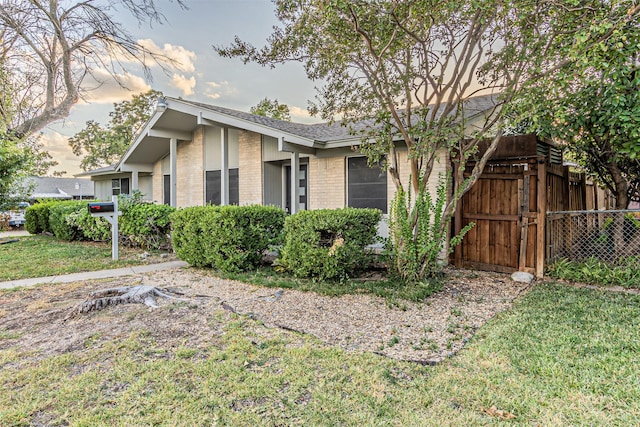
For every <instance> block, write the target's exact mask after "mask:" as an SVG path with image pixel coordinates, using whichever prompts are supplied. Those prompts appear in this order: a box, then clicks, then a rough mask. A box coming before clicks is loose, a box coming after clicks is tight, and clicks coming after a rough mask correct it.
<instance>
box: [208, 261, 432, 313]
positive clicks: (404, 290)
mask: <svg viewBox="0 0 640 427" xmlns="http://www.w3.org/2000/svg"><path fill="white" fill-rule="evenodd" d="M214 274H216V275H219V276H221V277H223V278H225V279H232V280H239V281H241V282H245V283H251V284H253V285H258V286H265V287H270V288H282V289H297V290H299V291H305V292H306V291H311V292H316V293H318V294H321V295H328V296H341V295H349V294H351V295H352V294H358V293H370V294H373V295H377V296H380V297H383V298H385V299H386V300H387V301H388V302H389V303H390V304H391V305H393V306H398V307H400V308H401V307H402V304H403V303H402V300H407V301H414V302H421V301H424V300H425V299H426V298H428V297H429V296H430V295H433V294H434V293H436V292H438V291H439V290H440V289H442V281H441V280H435V279H434V280H432V281H429V282H424V283H415V284H405V283H401V282H400V281H399V280H396V279H392V278H389V277H386V276H385V275H384V274H382V273H376V272H372V273H371V274H369V276H367V277H362V278H357V279H349V280H343V281H321V280H311V279H298V278H295V277H293V276H289V275H286V274H281V273H276V272H275V271H274V270H273V268H271V267H262V268H259V269H258V270H256V271H251V272H246V273H236V274H223V273H220V272H215V273H214Z"/></svg>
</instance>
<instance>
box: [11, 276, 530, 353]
mask: <svg viewBox="0 0 640 427" xmlns="http://www.w3.org/2000/svg"><path fill="white" fill-rule="evenodd" d="M139 283H142V284H147V285H154V286H158V287H161V288H169V289H172V290H177V291H179V292H182V293H184V295H183V298H185V299H186V300H185V301H182V300H180V301H179V300H159V301H158V304H159V305H160V307H159V308H158V309H150V308H148V307H146V306H143V305H120V306H113V307H108V308H107V309H105V310H103V311H100V312H91V313H87V314H82V315H77V316H73V317H71V318H69V319H67V320H65V318H66V317H68V315H69V314H70V313H72V312H73V309H74V307H76V306H77V305H78V304H79V303H81V302H82V301H84V300H85V298H86V297H87V296H88V294H89V293H90V292H92V291H96V290H100V289H105V288H112V287H118V286H126V285H133V284H139ZM525 290H526V286H524V285H522V284H518V283H514V282H512V281H511V279H510V278H509V276H508V275H505V274H497V273H484V272H470V271H463V270H450V271H448V272H447V279H446V284H445V286H444V289H443V290H442V291H441V292H439V293H437V294H435V295H433V296H432V297H430V298H428V299H427V300H426V301H425V302H424V303H420V304H414V303H410V302H407V303H406V304H404V303H403V304H402V305H400V307H397V306H395V307H390V306H389V304H388V303H387V301H385V300H384V299H382V298H378V297H374V296H371V295H364V294H360V295H347V296H342V297H327V296H321V295H317V294H314V293H311V292H299V291H295V290H285V291H284V292H282V293H281V295H280V296H279V297H278V298H274V297H273V294H274V292H275V291H276V289H272V288H262V287H258V286H253V285H247V284H244V283H240V282H236V281H231V280H222V279H219V278H217V277H214V276H213V275H211V274H209V273H207V272H206V271H202V270H197V269H193V268H186V269H180V270H171V271H163V272H157V273H151V274H146V275H144V276H137V277H135V276H134V277H124V278H117V279H113V280H102V281H87V282H76V283H71V284H65V285H61V284H56V285H43V286H39V287H37V288H33V289H20V290H15V291H9V292H2V293H0V333H2V334H4V335H5V336H6V337H8V339H6V338H5V339H3V340H0V350H1V349H5V348H8V347H13V346H18V347H23V348H29V349H32V350H36V354H39V355H40V357H43V356H48V355H53V354H61V353H66V352H69V351H74V350H79V349H82V348H83V347H84V345H85V342H86V341H87V340H90V339H99V340H117V339H118V338H121V337H127V336H129V334H130V333H131V332H133V331H136V330H143V331H146V332H147V333H149V334H151V335H152V336H153V338H154V339H155V340H156V341H157V342H158V344H161V343H164V344H165V345H167V346H169V347H179V346H189V347H192V348H193V347H204V346H207V345H210V344H211V343H213V342H215V341H216V337H219V336H220V334H222V333H223V331H222V329H221V327H220V323H219V322H216V321H212V320H213V319H219V318H220V316H225V317H227V316H235V315H234V314H232V313H237V314H238V315H243V316H248V317H251V318H253V319H257V320H259V321H261V323H262V325H264V326H266V327H267V328H272V327H280V328H284V329H288V330H293V331H298V332H303V333H308V334H312V335H315V336H316V337H318V338H319V339H320V340H322V341H323V342H324V343H326V344H327V345H331V346H339V347H342V348H344V349H347V350H352V351H370V352H375V353H379V354H382V355H385V356H388V357H391V358H395V359H400V360H412V361H418V362H421V363H435V362H438V361H440V360H442V359H444V358H446V357H448V356H450V355H452V354H454V353H455V352H456V351H458V350H459V349H460V348H461V347H462V346H464V344H465V343H466V342H467V340H468V339H469V338H470V337H471V336H472V335H473V333H474V331H475V330H476V329H477V328H478V327H480V326H481V325H482V324H484V323H485V322H486V321H487V320H488V319H490V318H491V317H493V316H494V315H495V314H496V313H498V312H500V311H502V310H505V309H506V308H508V307H509V306H510V305H511V303H512V301H513V300H514V299H515V298H516V297H518V296H519V295H520V294H521V293H522V292H523V291H525ZM262 325H261V324H260V323H257V327H260V328H263V327H264V326H262ZM264 332H266V330H265V331H264Z"/></svg>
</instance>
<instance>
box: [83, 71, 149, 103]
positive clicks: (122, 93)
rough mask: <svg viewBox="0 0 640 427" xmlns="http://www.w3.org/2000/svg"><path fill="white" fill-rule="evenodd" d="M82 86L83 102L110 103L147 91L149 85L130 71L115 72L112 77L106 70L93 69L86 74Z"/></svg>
mask: <svg viewBox="0 0 640 427" xmlns="http://www.w3.org/2000/svg"><path fill="white" fill-rule="evenodd" d="M116 79H117V80H116ZM82 88H83V90H84V96H85V98H86V99H85V103H89V102H91V103H98V104H112V103H114V102H120V101H122V100H129V99H131V97H132V96H133V95H136V94H138V93H141V92H147V91H148V90H150V89H151V86H149V85H148V84H147V82H146V81H145V80H144V79H143V78H142V77H139V76H136V75H133V74H131V73H124V74H116V75H115V77H114V76H113V75H111V74H110V73H109V72H108V71H107V70H94V71H93V74H92V75H88V76H87V78H86V79H85V81H84V82H83V85H82Z"/></svg>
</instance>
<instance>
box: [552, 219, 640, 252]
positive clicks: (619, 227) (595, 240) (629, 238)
mask: <svg viewBox="0 0 640 427" xmlns="http://www.w3.org/2000/svg"><path fill="white" fill-rule="evenodd" d="M546 232H547V263H548V264H549V265H551V264H553V262H554V261H556V260H558V259H567V260H569V261H578V262H580V261H586V260H588V259H597V260H599V261H602V262H606V263H608V264H613V265H615V264H618V263H621V262H622V261H623V260H624V259H626V258H628V257H631V256H640V210H610V211H564V212H549V213H547V230H546Z"/></svg>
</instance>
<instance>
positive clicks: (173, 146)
mask: <svg viewBox="0 0 640 427" xmlns="http://www.w3.org/2000/svg"><path fill="white" fill-rule="evenodd" d="M177 153H178V138H170V139H169V168H170V174H171V175H170V177H169V180H170V181H169V183H170V192H171V193H170V194H171V197H170V198H169V205H170V206H173V207H174V208H176V207H178V192H177V189H178V177H177V175H176V174H177V170H178V162H177V156H176V155H177Z"/></svg>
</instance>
